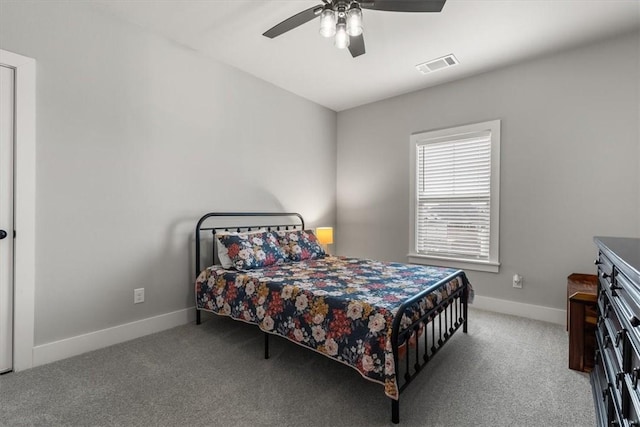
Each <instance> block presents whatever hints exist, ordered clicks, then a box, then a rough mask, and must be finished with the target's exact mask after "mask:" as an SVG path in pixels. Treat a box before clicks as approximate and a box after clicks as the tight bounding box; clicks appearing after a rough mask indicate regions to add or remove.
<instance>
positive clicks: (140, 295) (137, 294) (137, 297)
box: [133, 288, 144, 304]
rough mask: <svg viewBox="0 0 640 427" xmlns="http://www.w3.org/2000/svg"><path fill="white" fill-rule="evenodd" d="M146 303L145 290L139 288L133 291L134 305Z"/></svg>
mask: <svg viewBox="0 0 640 427" xmlns="http://www.w3.org/2000/svg"><path fill="white" fill-rule="evenodd" d="M141 302H144V288H138V289H134V290H133V303H134V304H140V303H141Z"/></svg>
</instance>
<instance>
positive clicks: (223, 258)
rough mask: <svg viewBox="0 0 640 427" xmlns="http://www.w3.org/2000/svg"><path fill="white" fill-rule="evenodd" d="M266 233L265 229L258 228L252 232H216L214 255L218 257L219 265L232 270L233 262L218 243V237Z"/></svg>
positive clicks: (223, 247) (227, 252)
mask: <svg viewBox="0 0 640 427" xmlns="http://www.w3.org/2000/svg"><path fill="white" fill-rule="evenodd" d="M265 231H267V229H266V228H259V229H257V230H253V231H216V238H215V243H216V254H217V255H218V260H219V261H220V265H222V267H223V268H225V269H227V270H228V269H230V268H233V262H232V261H231V258H229V251H228V250H227V248H226V247H225V246H224V245H223V244H222V243H221V242H220V237H221V236H226V235H229V234H233V235H236V236H237V235H240V234H247V235H249V234H262V233H263V232H265Z"/></svg>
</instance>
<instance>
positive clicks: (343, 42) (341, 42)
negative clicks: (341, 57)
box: [334, 18, 349, 49]
mask: <svg viewBox="0 0 640 427" xmlns="http://www.w3.org/2000/svg"><path fill="white" fill-rule="evenodd" d="M334 44H335V45H336V47H337V48H338V49H344V48H346V47H349V35H348V34H347V24H346V22H345V19H344V18H340V19H338V24H337V25H336V38H335V40H334Z"/></svg>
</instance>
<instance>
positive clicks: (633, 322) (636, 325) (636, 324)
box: [629, 316, 640, 328]
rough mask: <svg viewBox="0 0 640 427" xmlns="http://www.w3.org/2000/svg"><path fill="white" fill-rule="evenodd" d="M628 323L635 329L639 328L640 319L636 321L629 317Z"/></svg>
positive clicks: (634, 317)
mask: <svg viewBox="0 0 640 427" xmlns="http://www.w3.org/2000/svg"><path fill="white" fill-rule="evenodd" d="M629 323H631V326H633V327H634V328H636V327H638V326H640V319H638V318H637V317H636V316H631V317H630V318H629Z"/></svg>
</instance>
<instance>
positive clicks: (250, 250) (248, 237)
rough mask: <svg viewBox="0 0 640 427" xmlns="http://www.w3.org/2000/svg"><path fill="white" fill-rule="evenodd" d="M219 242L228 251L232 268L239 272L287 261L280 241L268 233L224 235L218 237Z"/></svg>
mask: <svg viewBox="0 0 640 427" xmlns="http://www.w3.org/2000/svg"><path fill="white" fill-rule="evenodd" d="M218 241H219V242H220V244H221V245H222V246H224V247H225V249H226V250H227V256H228V257H229V259H230V260H231V264H232V265H231V266H232V267H234V268H236V269H237V270H250V269H252V268H261V267H266V266H268V265H272V264H282V263H283V262H285V261H286V255H285V253H284V252H283V250H282V249H281V248H280V246H279V244H278V239H277V238H276V236H274V235H273V233H271V232H268V231H264V232H259V233H237V234H222V235H220V236H218Z"/></svg>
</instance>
